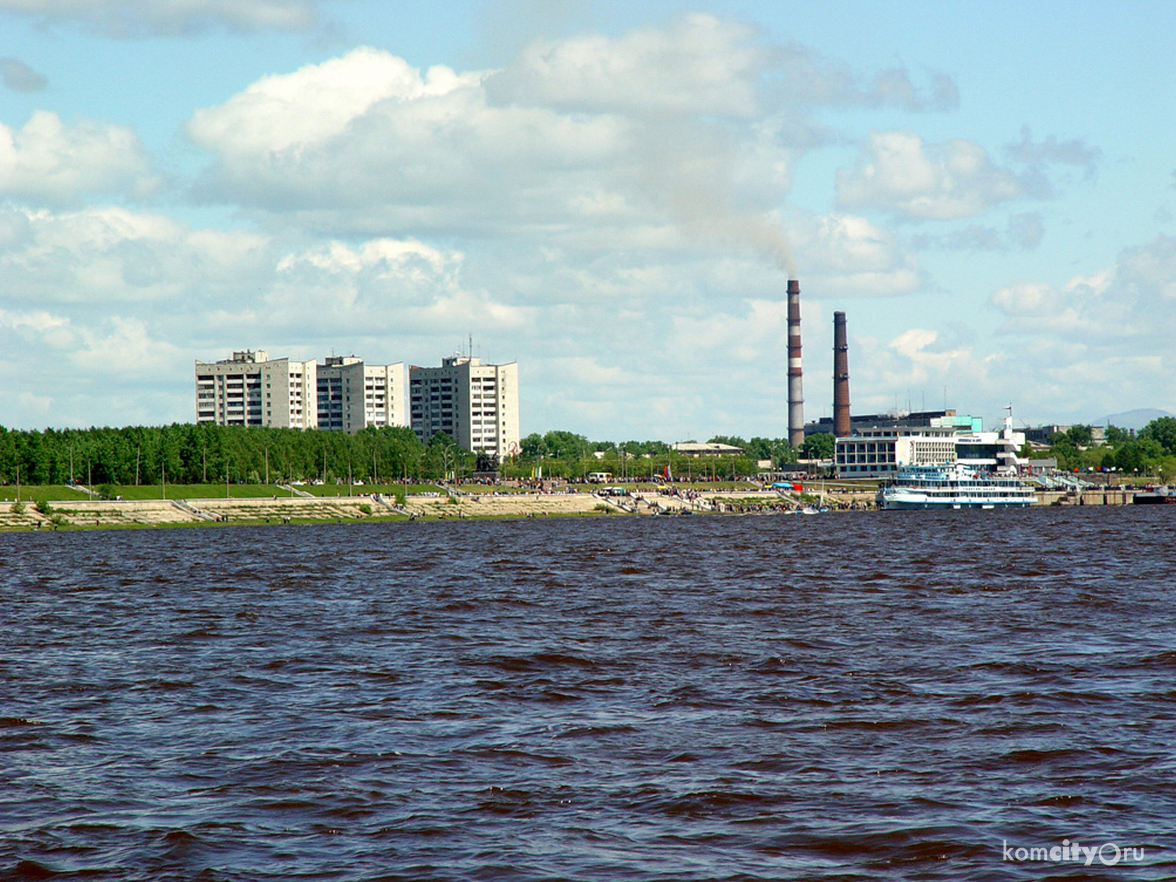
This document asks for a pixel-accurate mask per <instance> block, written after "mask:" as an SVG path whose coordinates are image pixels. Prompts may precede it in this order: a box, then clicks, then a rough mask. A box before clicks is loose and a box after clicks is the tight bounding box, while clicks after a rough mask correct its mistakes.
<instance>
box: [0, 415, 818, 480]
mask: <svg viewBox="0 0 1176 882" xmlns="http://www.w3.org/2000/svg"><path fill="white" fill-rule="evenodd" d="M711 440H712V441H719V442H723V443H729V444H732V445H734V446H737V447H741V448H744V450H745V451H746V453H745V454H744V455H742V456H735V457H722V458H719V459H717V460H715V461H711V462H702V461H699V460H693V459H691V458H689V457H685V456H682V455H680V454H676V453H675V452H674V451H673V449H672V447H671V445H669V444H666V443H664V442H661V441H626V442H619V443H618V442H613V441H599V442H591V441H589V440H588V439H587V438H586V437H585V436H583V435H577V434H574V433H572V432H566V431H560V430H553V431H550V432H547V433H545V434H542V435H540V434H532V435H528V436H527V437H526V438H523V439H522V442H521V445H520V446H521V452H520V453H519V454H518V455H517V456H514V457H511V458H510V459H509V460H507V461H505V462H502V463H499V462H498V461H497V460H496V459H495V458H494V457H487V456H476V455H475V454H473V453H471V452H469V451H467V450H462V449H461V448H459V447H458V446H457V445H456V443H455V442H454V441H453V440H452V439H451V438H449V437H448V436H447V435H444V434H437V435H434V436H433V437H432V438H430V439H429V441H428V442H427V443H422V442H421V441H420V440H419V439H418V438H417V437H416V435H415V433H414V432H413V431H412V430H411V429H409V428H404V427H382V428H374V427H371V428H367V429H364V430H363V431H361V432H359V433H357V434H355V435H348V434H346V433H343V432H327V431H318V430H310V431H303V430H300V429H277V428H269V427H257V426H250V427H244V426H218V425H214V424H212V423H199V424H195V423H176V424H172V425H169V426H131V427H127V428H89V429H45V430H43V431H39V430H18V429H6V428H4V427H0V482H2V483H5V484H16V483H23V484H69V483H76V484H82V485H86V486H91V487H99V486H102V485H112V486H119V485H136V484H142V485H149V484H159V483H164V482H166V483H172V484H214V483H225V482H231V483H251V484H252V483H286V482H289V481H310V480H322V481H324V482H326V483H332V482H335V481H340V482H342V481H359V480H362V481H364V482H368V483H370V482H384V483H388V482H395V481H401V480H435V479H439V478H443V477H445V476H446V475H469V474H471V473H473V472H476V471H479V470H482V471H491V470H495V469H498V470H500V471H501V472H502V473H503V474H504V475H506V476H507V477H519V478H530V477H538V476H539V475H540V474H541V475H542V476H543V477H563V478H577V477H585V476H587V475H588V474H589V473H591V472H597V471H606V472H612V473H613V474H615V475H616V476H618V477H620V476H632V477H641V476H644V475H655V474H661V473H663V472H664V470H665V469H667V468H668V469H670V470H671V471H672V472H673V473H674V474H675V475H677V474H682V475H697V476H699V477H702V476H704V475H706V476H714V477H736V476H741V475H749V474H754V473H756V472H757V471H760V470H761V469H760V467H759V464H758V463H759V461H762V460H771V461H772V463H773V465H775V466H777V467H785V466H786V465H787V464H788V463H793V462H795V461H796V460H797V459H798V458H799V457H802V456H804V457H807V456H825V457H828V456H830V455H831V454H832V446H833V445H832V437H831V436H810V438H809V439H808V440H806V444H805V447H804V448H803V449H801V450H797V449H794V448H792V447H791V446H789V444H788V442H787V441H785V440H783V439H768V438H753V439H751V440H750V441H744V440H742V439H740V438H734V437H730V436H719V437H716V438H712V439H711Z"/></svg>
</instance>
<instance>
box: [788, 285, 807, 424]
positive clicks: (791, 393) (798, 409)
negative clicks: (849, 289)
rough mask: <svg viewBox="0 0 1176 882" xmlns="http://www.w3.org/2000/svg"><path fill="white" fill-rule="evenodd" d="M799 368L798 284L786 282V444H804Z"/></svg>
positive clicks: (801, 372) (802, 395)
mask: <svg viewBox="0 0 1176 882" xmlns="http://www.w3.org/2000/svg"><path fill="white" fill-rule="evenodd" d="M802 375H803V371H802V370H801V366H800V282H798V281H797V280H796V279H789V280H788V443H789V444H791V445H792V446H793V447H800V446H801V445H802V444H804V391H803V385H802V382H801V377H802Z"/></svg>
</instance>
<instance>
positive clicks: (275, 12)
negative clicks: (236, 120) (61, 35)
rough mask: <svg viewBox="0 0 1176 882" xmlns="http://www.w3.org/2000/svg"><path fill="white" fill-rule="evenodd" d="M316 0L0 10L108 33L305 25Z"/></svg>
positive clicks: (59, 2)
mask: <svg viewBox="0 0 1176 882" xmlns="http://www.w3.org/2000/svg"><path fill="white" fill-rule="evenodd" d="M318 5H319V3H318V2H316V0H0V10H8V11H10V12H17V13H23V14H25V15H28V16H31V17H32V18H34V19H36V20H38V21H41V22H44V23H54V24H56V23H62V24H79V25H82V26H84V27H87V28H90V29H93V30H95V31H98V32H99V33H102V34H106V35H107V36H112V37H141V36H147V35H157V34H185V33H193V32H199V31H204V30H208V29H210V28H223V29H226V30H230V31H241V32H249V31H259V30H267V29H278V30H305V29H307V28H310V27H312V26H313V25H314V24H315V23H316V22H317V21H318V15H317V7H318Z"/></svg>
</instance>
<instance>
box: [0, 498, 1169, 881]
mask: <svg viewBox="0 0 1176 882" xmlns="http://www.w3.org/2000/svg"><path fill="white" fill-rule="evenodd" d="M1174 516H1176V510H1173V509H1172V508H1169V507H1167V506H1160V507H1154V508H1153V507H1146V508H1131V507H1124V508H1086V509H1070V510H1056V509H1051V510H1033V511H1025V512H1003V513H994V512H953V513H933V512H890V513H874V514H845V515H839V514H830V515H828V516H823V517H809V518H805V517H779V516H778V517H760V518H715V517H695V518H682V519H658V518H653V519H650V518H647V519H641V520H637V519H621V518H616V519H592V520H591V521H586V520H552V521H534V520H525V521H510V522H502V521H497V522H480V523H479V522H461V523H429V524H426V523H412V524H385V525H353V526H318V527H280V528H279V527H271V528H256V529H254V528H234V529H188V530H166V531H150V532H148V531H142V532H125V533H62V534H52V535H44V534H20V535H11V534H10V535H5V536H0V563H2V565H3V570H2V577H0V640H2V645H0V878H6V879H7V878H16V879H24V878H28V879H32V878H44V877H48V876H50V875H56V877H57V878H85V879H99V880H105V879H111V880H114V879H118V880H123V879H150V880H165V879H175V880H189V879H193V880H195V879H200V880H263V879H264V880H287V879H316V880H317V879H322V880H328V879H330V880H361V879H404V880H430V879H438V880H441V879H445V880H448V879H454V880H457V879H471V880H477V879H494V880H547V879H577V880H580V879H582V880H626V882H628V880H636V882H640V880H703V879H748V880H750V879H880V878H881V879H996V880H999V879H1039V878H1073V879H1078V878H1093V877H1096V876H1100V877H1109V878H1123V879H1166V878H1172V877H1174V876H1176V832H1173V829H1172V828H1173V823H1174V821H1173V819H1174V818H1176V786H1174V785H1176V682H1174V680H1176V602H1174V601H1176V579H1174V577H1173V573H1174V563H1176V543H1174V542H1173V524H1174V520H1173V518H1174ZM1075 842H1077V843H1078V844H1079V845H1082V846H1087V847H1092V846H1104V847H1103V849H1102V852H1101V857H1095V858H1094V859H1093V863H1092V865H1091V867H1089V868H1084V867H1083V866H1082V863H1083V861H1084V856H1083V855H1084V854H1085V853H1083V852H1079V854H1078V860H1077V861H1076V860H1074V859H1073V858H1071V859H1070V860H1065V859H1064V857H1065V856H1066V855H1067V854H1068V853H1069V849H1070V847H1072V844H1073V843H1075ZM1063 843H1065V847H1066V849H1067V851H1066V852H1064V853H1063V852H1061V851H1060V849H1061V848H1062V847H1063ZM1112 844H1113V845H1114V847H1115V848H1118V849H1122V850H1125V851H1124V852H1123V853H1124V854H1125V856H1126V857H1125V858H1123V859H1121V860H1120V863H1119V864H1117V865H1115V866H1113V867H1107V866H1105V865H1104V864H1103V863H1102V860H1103V859H1106V860H1113V858H1114V854H1115V852H1114V851H1113V850H1111V848H1110V847H1106V846H1109V845H1112ZM1018 847H1021V848H1024V849H1029V848H1031V847H1037V848H1043V849H1048V848H1050V847H1056V848H1057V849H1059V851H1058V853H1057V855H1058V859H1057V860H1049V859H1048V858H1047V860H1044V861H1042V860H1037V861H1032V860H1030V859H1029V857H1028V855H1029V852H1028V851H1026V852H1024V854H1025V855H1026V857H1025V859H1024V860H1020V861H1019V860H1018V859H1017V852H1016V851H1015V849H1016V848H1018ZM1006 849H1008V850H1007V851H1006ZM1132 849H1134V850H1135V851H1134V852H1133V851H1132ZM1140 850H1142V860H1137V859H1136V856H1137V855H1139V854H1140ZM1038 856H1039V857H1041V856H1042V855H1041V854H1040V853H1039V855H1038Z"/></svg>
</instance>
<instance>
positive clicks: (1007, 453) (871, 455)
mask: <svg viewBox="0 0 1176 882" xmlns="http://www.w3.org/2000/svg"><path fill="white" fill-rule="evenodd" d="M969 419H970V418H969ZM977 428H978V427H976V426H974V425H969V426H967V427H966V428H965V427H964V426H961V425H952V424H941V425H910V424H908V425H901V424H895V425H881V426H871V427H863V428H861V429H859V430H858V431H857V433H856V434H853V435H849V436H847V437H844V438H838V439H837V440H836V443H835V447H834V453H833V463H834V467H835V468H836V471H837V476H838V477H839V478H888V477H893V475H894V474H895V473H896V472H897V471H898V469H899V468H901V467H903V466H908V465H939V464H942V463H953V462H958V463H961V464H962V465H967V466H971V467H973V468H975V469H978V470H980V471H991V472H1014V471H1016V470H1017V467H1018V465H1019V464H1020V463H1021V460H1020V459H1018V457H1017V453H1018V451H1019V450H1020V449H1021V447H1022V446H1024V444H1025V433H1024V432H1014V431H1013V429H1012V425H1011V421H1006V423H1005V427H1004V429H1002V430H1001V431H999V432H983V431H977V430H976V429H977Z"/></svg>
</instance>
